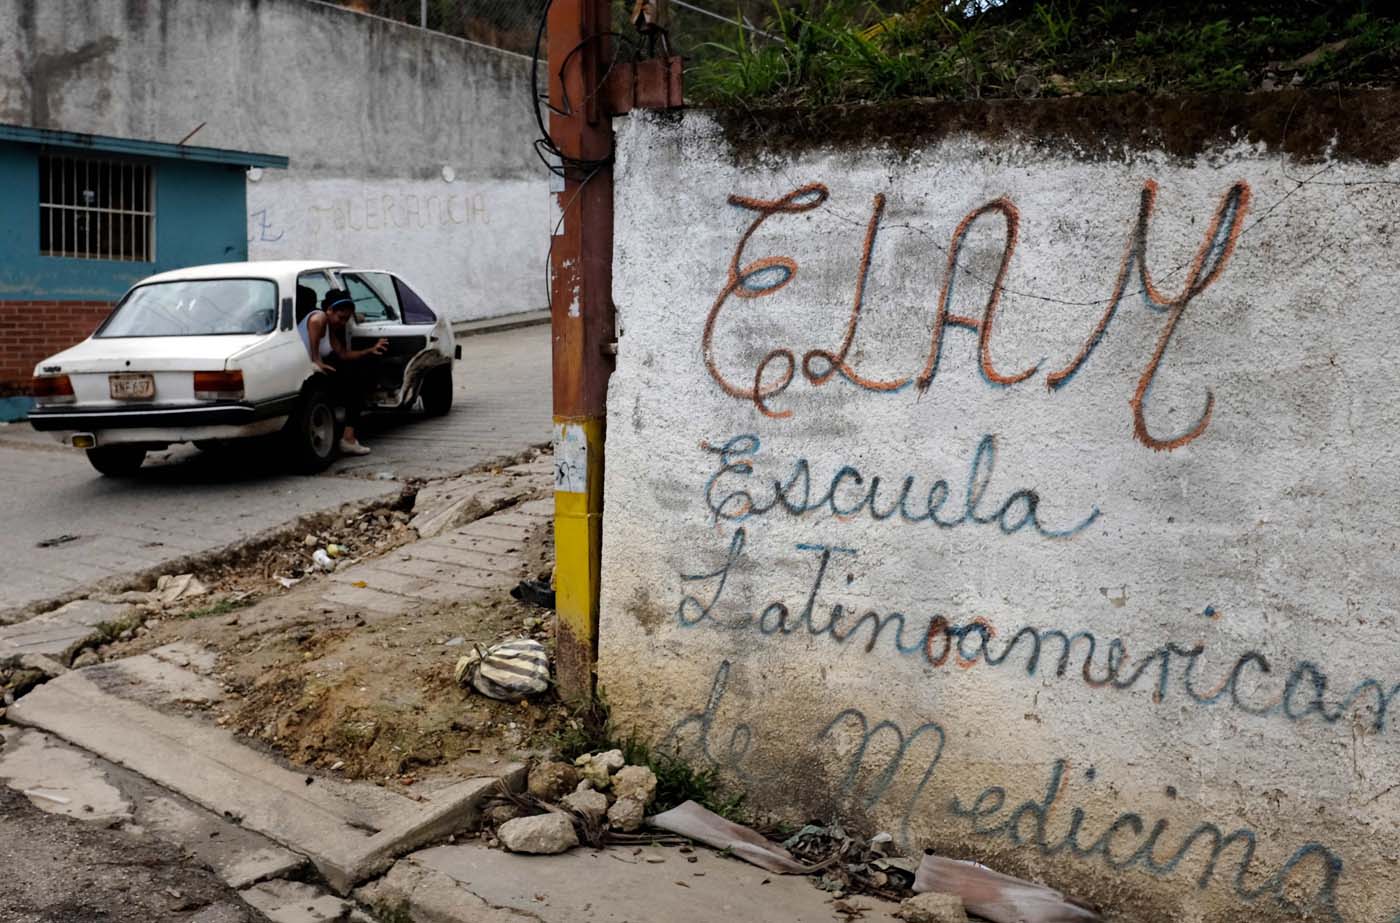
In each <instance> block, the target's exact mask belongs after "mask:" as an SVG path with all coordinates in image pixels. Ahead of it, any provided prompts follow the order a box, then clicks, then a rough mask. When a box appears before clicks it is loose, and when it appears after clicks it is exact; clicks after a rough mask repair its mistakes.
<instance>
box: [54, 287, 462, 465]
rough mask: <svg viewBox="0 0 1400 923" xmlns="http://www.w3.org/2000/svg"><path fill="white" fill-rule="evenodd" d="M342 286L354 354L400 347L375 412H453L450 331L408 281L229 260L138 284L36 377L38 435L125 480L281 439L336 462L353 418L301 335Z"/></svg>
mask: <svg viewBox="0 0 1400 923" xmlns="http://www.w3.org/2000/svg"><path fill="white" fill-rule="evenodd" d="M332 288H337V289H344V290H345V291H346V292H348V293H349V295H350V297H351V298H352V299H353V300H354V302H355V316H354V320H353V321H352V323H351V327H350V337H351V348H353V349H359V348H362V347H364V346H369V345H372V344H373V343H374V342H375V341H377V340H379V339H380V338H383V339H386V340H388V343H389V346H388V350H387V352H386V353H385V354H384V355H383V356H382V357H381V358H380V359H379V360H378V365H377V368H378V370H379V374H378V380H377V381H375V382H374V383H373V386H372V389H371V394H370V395H369V397H368V399H367V401H366V409H384V410H395V409H404V408H408V407H410V406H411V405H413V403H414V402H415V401H417V400H419V399H420V398H421V399H422V402H423V408H424V409H425V410H426V411H427V412H428V413H429V414H434V415H436V414H444V413H446V412H447V411H448V410H449V409H450V408H451V406H452V362H453V359H454V358H457V357H459V356H460V349H459V348H458V347H456V346H455V345H454V343H453V339H452V328H451V326H450V325H449V324H448V321H447V319H446V318H444V317H439V316H438V315H437V314H436V313H434V312H433V310H432V309H431V308H429V307H428V305H427V304H426V303H425V302H424V301H423V299H422V298H420V297H419V296H418V295H417V294H416V293H415V292H414V291H413V289H411V288H409V287H408V285H406V284H405V283H404V281H403V280H402V279H400V278H398V277H397V276H395V275H393V274H391V273H388V272H383V271H380V270H360V269H350V268H349V267H347V266H343V265H341V264H338V263H326V262H290V261H289V262H255V263H222V264H217V265H212V266H196V267H193V268H191V269H181V270H177V271H175V272H165V273H160V274H159V275H154V276H151V277H150V278H148V279H144V280H142V281H141V282H139V283H138V284H137V285H136V286H135V287H133V288H132V289H131V291H129V292H127V293H126V295H124V296H123V297H122V299H121V301H119V302H118V303H117V306H116V308H115V309H114V310H113V311H112V313H111V315H110V316H109V317H108V318H107V320H106V321H105V322H103V324H102V326H100V327H99V328H97V331H96V332H95V333H94V334H93V335H92V336H91V337H89V338H88V339H86V340H84V341H83V342H81V343H79V344H78V345H77V346H74V347H72V348H71V349H66V350H64V351H63V352H61V353H59V354H58V355H55V356H50V357H49V358H47V359H45V360H44V361H42V362H40V363H39V365H38V366H37V367H36V368H35V370H34V393H35V398H36V401H35V407H34V409H33V410H32V411H31V413H30V416H29V420H30V423H31V424H32V425H33V426H34V428H35V429H36V430H40V431H42V432H49V433H53V434H55V435H56V436H57V437H58V439H59V440H60V441H62V442H64V443H67V444H69V445H72V446H76V447H77V448H81V449H86V450H87V455H88V459H89V460H90V461H91V462H92V464H93V467H95V468H96V469H97V470H98V471H100V472H102V473H103V474H107V475H114V476H117V475H126V474H131V473H133V472H135V471H136V469H138V468H140V467H141V463H142V461H143V460H144V458H145V455H146V452H147V451H149V450H152V449H159V448H164V447H166V446H168V445H171V444H173V443H177V442H193V443H195V444H196V445H200V446H209V445H211V444H217V443H220V442H224V441H226V440H233V439H243V438H248V437H253V436H267V435H271V434H277V433H280V434H282V437H283V439H284V440H285V444H286V451H287V453H288V460H289V463H290V464H292V465H293V466H294V467H296V468H298V469H299V470H303V471H308V472H309V471H317V470H320V469H321V468H324V467H325V466H326V465H327V464H329V463H330V461H331V460H332V458H334V455H335V451H336V446H337V444H338V443H339V437H340V429H341V425H342V419H343V413H341V412H339V411H338V409H337V408H336V407H335V405H334V402H333V400H332V398H331V393H332V392H331V389H330V388H329V387H328V382H327V380H326V377H325V375H323V374H321V373H319V372H317V371H316V369H315V367H314V366H313V365H312V364H311V358H310V356H309V355H308V353H307V349H306V346H305V344H304V343H303V342H302V339H301V336H300V334H299V333H298V332H297V324H298V322H299V321H300V320H301V318H302V317H303V316H304V315H305V314H307V313H308V312H310V311H311V310H313V309H314V308H315V307H317V306H318V305H319V304H320V301H321V298H322V297H323V296H324V295H325V293H326V292H327V291H329V290H330V289H332Z"/></svg>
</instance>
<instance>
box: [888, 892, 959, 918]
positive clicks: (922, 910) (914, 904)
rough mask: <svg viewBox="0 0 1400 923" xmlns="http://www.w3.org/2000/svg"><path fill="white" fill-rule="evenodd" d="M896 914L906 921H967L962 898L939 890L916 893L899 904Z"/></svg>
mask: <svg viewBox="0 0 1400 923" xmlns="http://www.w3.org/2000/svg"><path fill="white" fill-rule="evenodd" d="M895 916H897V917H899V918H900V919H901V920H903V921H905V923H967V911H966V910H964V909H963V902H962V898H960V897H958V896H957V895H956V894H939V893H938V892H937V891H929V892H927V893H925V894H916V895H914V896H913V897H911V898H909V899H908V900H906V901H904V902H903V903H901V904H900V905H899V911H898V912H897V913H896V914H895Z"/></svg>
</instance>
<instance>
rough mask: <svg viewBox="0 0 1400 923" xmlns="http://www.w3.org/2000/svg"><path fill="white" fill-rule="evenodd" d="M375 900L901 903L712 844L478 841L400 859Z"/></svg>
mask: <svg viewBox="0 0 1400 923" xmlns="http://www.w3.org/2000/svg"><path fill="white" fill-rule="evenodd" d="M356 896H357V897H359V898H360V900H361V901H362V902H363V903H365V904H366V905H369V906H376V905H377V906H387V907H395V906H397V907H402V908H404V909H406V910H407V911H408V912H409V913H410V914H412V918H413V919H415V920H432V921H434V923H691V921H702V920H703V921H721V920H735V921H740V920H742V921H760V920H761V921H764V923H835V921H840V920H851V919H859V920H860V921H861V923H894V920H895V918H894V916H893V915H892V914H893V912H894V911H895V910H898V909H899V905H898V904H893V903H890V902H887V901H880V900H876V899H875V898H870V897H852V898H845V899H843V900H842V903H843V904H844V905H845V906H847V907H852V908H856V909H859V910H860V911H861V913H860V915H859V916H858V917H852V916H850V915H847V914H845V913H842V912H840V908H838V907H836V906H835V904H836V899H835V898H833V896H832V895H831V894H828V893H826V892H824V891H820V890H818V889H817V888H816V887H815V886H814V885H813V884H812V882H811V881H810V880H809V879H807V878H803V877H800V876H795V875H776V874H772V873H770V872H765V871H763V870H762V869H759V868H755V867H754V866H752V865H748V864H746V863H744V862H740V861H739V860H737V859H729V858H725V857H722V856H720V855H719V854H718V853H715V852H712V851H710V850H708V849H704V848H696V849H695V850H694V852H692V853H681V852H679V851H678V850H676V849H671V848H665V847H646V848H635V847H626V848H622V847H614V848H611V849H573V850H570V851H569V852H567V853H564V854H563V855H558V856H520V855H513V854H511V853H507V852H503V851H501V850H497V849H487V848H486V847H485V846H482V845H480V844H479V843H466V844H461V845H455V846H437V847H433V848H431V849H425V850H422V851H420V852H416V853H412V854H410V855H408V856H407V857H405V858H404V859H401V860H400V861H399V863H398V864H397V865H395V866H394V868H393V869H391V870H390V871H389V874H388V875H386V876H385V877H384V878H382V879H380V880H379V881H376V882H374V883H373V884H371V885H368V886H366V887H364V888H361V889H360V890H359V891H358V892H356Z"/></svg>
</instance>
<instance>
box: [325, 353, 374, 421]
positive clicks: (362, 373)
mask: <svg viewBox="0 0 1400 923" xmlns="http://www.w3.org/2000/svg"><path fill="white" fill-rule="evenodd" d="M326 364H327V365H329V366H332V367H333V368H334V369H335V373H334V374H332V375H328V376H326V377H327V378H328V379H329V381H328V384H329V385H330V388H331V394H332V395H333V398H334V400H335V403H336V406H338V407H342V408H344V409H345V425H346V426H359V425H360V412H361V411H362V410H363V409H364V406H365V399H366V398H367V397H369V393H370V389H371V388H373V387H374V377H375V372H376V371H377V369H376V368H375V366H376V363H375V360H374V357H372V356H364V357H362V358H359V359H341V358H339V357H338V356H334V355H331V356H327V357H326Z"/></svg>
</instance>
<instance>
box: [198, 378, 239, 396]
mask: <svg viewBox="0 0 1400 923" xmlns="http://www.w3.org/2000/svg"><path fill="white" fill-rule="evenodd" d="M194 397H195V400H198V401H241V400H243V373H242V372H239V371H233V372H195V373H194Z"/></svg>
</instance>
